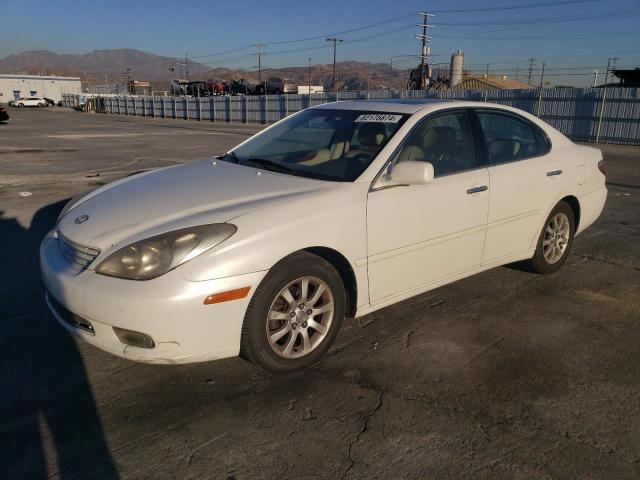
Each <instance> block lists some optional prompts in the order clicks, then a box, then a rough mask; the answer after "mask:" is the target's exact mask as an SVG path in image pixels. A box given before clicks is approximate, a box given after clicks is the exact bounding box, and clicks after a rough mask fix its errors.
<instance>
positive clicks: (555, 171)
mask: <svg viewBox="0 0 640 480" xmlns="http://www.w3.org/2000/svg"><path fill="white" fill-rule="evenodd" d="M556 175H562V170H551V171H550V172H547V177H555V176H556Z"/></svg>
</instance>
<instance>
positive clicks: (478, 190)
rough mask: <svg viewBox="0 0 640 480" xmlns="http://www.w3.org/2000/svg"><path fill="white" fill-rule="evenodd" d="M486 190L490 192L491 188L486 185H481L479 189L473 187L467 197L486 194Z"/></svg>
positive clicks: (468, 191)
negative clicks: (474, 194)
mask: <svg viewBox="0 0 640 480" xmlns="http://www.w3.org/2000/svg"><path fill="white" fill-rule="evenodd" d="M486 190H489V187H487V186H486V185H481V186H479V187H473V188H470V189H469V190H467V195H471V194H472V193H479V192H484V191H486Z"/></svg>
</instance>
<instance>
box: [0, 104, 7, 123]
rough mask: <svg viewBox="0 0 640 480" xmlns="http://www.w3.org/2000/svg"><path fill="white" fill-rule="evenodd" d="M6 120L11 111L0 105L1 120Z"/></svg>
mask: <svg viewBox="0 0 640 480" xmlns="http://www.w3.org/2000/svg"><path fill="white" fill-rule="evenodd" d="M6 120H9V112H7V111H6V110H5V109H4V108H2V107H0V122H4V121H6Z"/></svg>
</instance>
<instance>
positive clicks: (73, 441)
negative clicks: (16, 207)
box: [0, 201, 118, 479]
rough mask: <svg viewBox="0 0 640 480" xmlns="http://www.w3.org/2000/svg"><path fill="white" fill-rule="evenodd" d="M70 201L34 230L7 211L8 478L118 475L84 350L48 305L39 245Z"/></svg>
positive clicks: (0, 324) (0, 375) (2, 302)
mask: <svg viewBox="0 0 640 480" xmlns="http://www.w3.org/2000/svg"><path fill="white" fill-rule="evenodd" d="M64 204H65V202H64V201H63V202H58V203H55V204H51V205H48V206H46V207H44V208H42V209H40V210H39V211H38V212H37V213H36V214H35V215H34V217H33V221H32V223H31V226H30V228H28V229H27V228H24V227H22V226H21V225H20V224H19V223H18V222H17V221H16V219H14V218H5V217H4V212H2V211H0V263H1V265H2V268H1V269H0V349H1V350H0V351H1V352H2V356H1V357H0V391H1V392H2V393H1V395H0V418H1V419H2V422H1V423H0V446H1V447H0V468H1V469H2V471H1V472H0V477H2V478H51V477H53V478H62V479H65V478H71V477H74V478H78V477H80V478H92V479H96V478H100V479H102V478H104V479H112V478H118V474H117V471H116V469H115V466H114V464H113V461H112V459H111V456H110V454H109V449H108V446H107V443H106V440H105V438H104V433H103V429H102V425H101V422H100V418H99V416H98V412H97V409H96V404H95V401H94V398H93V393H92V391H91V387H90V385H89V382H88V379H87V373H86V371H85V368H84V365H83V360H82V357H81V355H80V352H79V350H78V346H77V345H76V343H75V340H74V339H73V337H72V336H71V335H69V334H68V333H67V332H66V331H65V330H64V329H63V328H62V327H61V326H60V325H58V323H57V322H56V320H55V319H54V318H53V316H52V315H51V314H50V313H49V311H48V309H47V306H46V303H45V301H44V286H43V284H42V281H41V279H40V272H39V263H38V262H39V260H38V251H39V245H40V241H41V240H42V238H43V237H44V236H45V235H46V233H47V231H48V230H50V229H51V228H52V226H53V225H54V224H55V221H56V218H57V216H58V213H59V212H60V210H61V209H62V207H63V206H64Z"/></svg>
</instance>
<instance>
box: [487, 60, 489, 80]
mask: <svg viewBox="0 0 640 480" xmlns="http://www.w3.org/2000/svg"><path fill="white" fill-rule="evenodd" d="M487 80H489V64H488V63H487Z"/></svg>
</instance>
